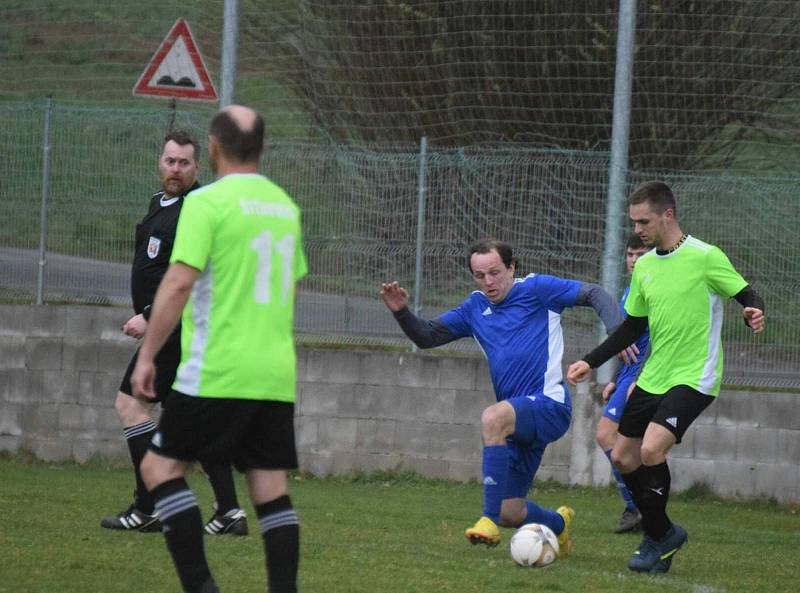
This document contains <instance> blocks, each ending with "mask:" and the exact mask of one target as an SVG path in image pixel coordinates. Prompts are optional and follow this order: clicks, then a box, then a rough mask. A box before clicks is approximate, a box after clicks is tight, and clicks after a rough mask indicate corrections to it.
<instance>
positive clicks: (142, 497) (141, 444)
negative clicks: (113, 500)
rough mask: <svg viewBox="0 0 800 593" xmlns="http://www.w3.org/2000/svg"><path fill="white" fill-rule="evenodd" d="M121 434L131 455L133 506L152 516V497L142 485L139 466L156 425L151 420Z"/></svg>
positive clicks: (123, 430) (124, 429)
mask: <svg viewBox="0 0 800 593" xmlns="http://www.w3.org/2000/svg"><path fill="white" fill-rule="evenodd" d="M122 432H123V433H124V434H125V441H126V442H127V443H128V451H129V452H130V454H131V462H132V463H133V473H134V475H135V476H136V494H135V495H134V499H135V500H134V504H135V505H136V508H137V509H139V510H140V511H142V512H143V513H147V514H148V515H152V514H153V497H152V496H150V493H149V492H148V491H147V488H146V487H145V485H144V481H143V480H142V473H141V472H140V471H139V466H140V465H141V464H142V458H143V457H144V454H145V453H147V447H148V446H149V445H150V441H151V440H153V435H154V434H155V433H156V423H155V422H153V421H152V420H147V421H146V422H142V423H140V424H136V425H134V426H128V427H126V428H123V429H122Z"/></svg>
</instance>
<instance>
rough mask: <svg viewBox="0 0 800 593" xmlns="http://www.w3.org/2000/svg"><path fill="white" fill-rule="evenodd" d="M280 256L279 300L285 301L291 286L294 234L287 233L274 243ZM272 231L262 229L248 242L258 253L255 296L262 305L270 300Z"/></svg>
mask: <svg viewBox="0 0 800 593" xmlns="http://www.w3.org/2000/svg"><path fill="white" fill-rule="evenodd" d="M274 245H275V248H276V249H277V251H278V255H280V256H281V263H282V268H281V302H282V303H284V304H285V303H287V302H288V300H289V291H290V290H291V288H292V272H293V271H294V265H293V264H294V235H292V234H291V233H289V234H288V235H285V236H284V237H283V238H282V239H281V240H280V241H278V242H277V243H274ZM272 246H273V241H272V231H264V232H263V233H261V234H260V235H259V236H258V237H256V238H255V239H253V241H252V242H251V243H250V247H252V248H253V249H254V250H255V252H256V254H257V255H258V270H257V271H256V286H255V289H256V290H255V292H256V294H255V298H256V302H257V303H259V304H262V305H266V304H269V302H270V301H271V300H272V290H271V289H272Z"/></svg>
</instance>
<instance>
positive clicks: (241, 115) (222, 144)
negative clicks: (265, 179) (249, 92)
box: [208, 105, 264, 163]
mask: <svg viewBox="0 0 800 593" xmlns="http://www.w3.org/2000/svg"><path fill="white" fill-rule="evenodd" d="M208 133H209V135H210V136H212V137H214V138H216V140H217V143H218V146H219V150H220V152H221V153H222V155H223V156H224V157H225V158H226V159H228V160H230V161H233V162H236V163H257V162H258V159H259V157H260V156H261V151H262V150H263V149H264V120H263V119H261V116H260V115H259V114H258V113H256V111H254V110H253V109H250V108H249V107H244V106H242V105H230V106H228V107H225V108H224V109H222V110H220V111H218V112H217V114H216V115H215V116H214V118H213V119H212V120H211V127H210V129H209V132H208Z"/></svg>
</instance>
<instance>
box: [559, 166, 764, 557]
mask: <svg viewBox="0 0 800 593" xmlns="http://www.w3.org/2000/svg"><path fill="white" fill-rule="evenodd" d="M629 213H630V217H631V219H632V220H633V222H634V226H635V231H636V234H638V235H639V237H640V238H641V239H642V242H643V243H644V244H645V245H647V246H652V247H655V249H653V250H652V251H650V252H648V253H647V254H645V255H643V256H642V257H641V258H640V259H639V260H638V261H637V263H636V267H635V268H634V270H633V277H632V279H631V289H630V293H629V294H628V298H627V300H626V302H625V310H626V312H627V313H628V317H627V318H626V319H625V321H624V322H623V324H622V325H621V326H620V327H619V328H618V329H617V330H616V331H615V332H614V333H613V334H611V335H610V336H609V337H608V339H607V340H606V341H605V342H603V343H602V344H600V345H599V346H598V347H597V348H595V349H594V350H593V351H592V352H590V353H589V354H587V355H586V356H584V357H583V360H579V361H577V362H575V363H573V364H572V365H571V366H570V367H569V369H568V371H567V379H568V380H569V381H570V382H571V383H573V384H574V383H576V382H580V381H583V380H585V379H586V378H587V377H588V375H589V372H590V370H591V369H592V368H596V367H598V366H599V365H601V364H602V363H603V362H605V361H606V360H608V359H609V358H611V356H613V355H614V354H615V353H616V352H618V351H621V350H623V349H624V348H625V347H626V346H628V345H630V344H631V343H632V342H633V341H634V340H635V339H636V338H637V337H639V336H640V335H641V334H642V333H643V332H644V331H645V328H647V326H648V324H649V328H650V348H651V350H650V356H649V357H648V359H647V360H646V361H645V363H644V367H643V369H642V371H641V374H640V375H639V377H638V378H637V383H636V387H635V389H634V390H633V392H632V393H631V395H630V398H629V400H628V403H627V405H626V406H625V411H624V412H623V414H622V418H621V419H620V423H619V434H618V437H617V440H616V442H615V444H614V449H613V451H612V454H611V457H612V460H613V462H614V464H615V465H616V466H617V468H618V469H619V470H620V472H621V473H622V474H623V478H624V480H625V484H626V485H627V486H628V489H629V490H630V491H631V494H632V495H633V498H634V501H635V502H636V506H637V507H638V508H639V510H640V512H641V513H642V527H643V529H644V532H645V536H644V539H643V540H642V543H641V544H640V545H639V548H638V549H637V550H636V552H635V553H634V554H633V556H632V557H631V559H630V560H629V562H628V568H630V569H631V570H634V571H637V572H667V571H668V570H669V568H670V566H671V564H672V559H673V556H674V554H675V552H677V551H678V549H680V547H681V546H682V545H683V544H684V543H685V542H686V541H687V539H688V536H687V534H686V531H685V530H684V529H683V528H682V527H681V526H680V525H677V524H673V523H672V522H671V521H670V519H669V517H668V516H667V512H666V507H667V500H668V497H669V490H670V472H669V467H668V466H667V461H666V459H667V453H668V452H669V450H670V449H671V448H672V446H673V445H675V444H676V443H679V442H680V441H681V438H682V437H683V435H684V433H685V432H686V430H687V429H688V428H689V425H690V424H691V423H692V422H693V421H694V420H695V419H696V418H697V416H698V415H699V414H700V413H701V412H702V411H703V410H704V409H705V408H706V407H708V406H709V405H710V404H711V403H712V402H713V401H714V398H715V397H716V396H717V394H718V393H719V389H720V382H721V380H722V344H721V339H720V335H721V331H722V311H723V306H724V301H725V300H726V299H728V298H731V297H732V298H735V299H736V300H737V301H738V302H739V303H740V304H741V305H742V306H743V307H744V308H743V311H742V313H743V316H744V321H745V323H746V324H747V325H748V326H749V327H750V328H751V329H752V330H753V331H754V332H756V333H760V332H762V331H763V330H764V303H763V300H762V299H761V297H760V296H759V295H758V294H756V292H755V291H754V290H753V289H752V288H750V286H748V284H747V282H746V281H745V280H744V279H743V278H742V276H741V275H740V274H739V273H738V272H737V271H736V270H735V269H734V268H733V266H732V265H731V263H730V261H728V258H727V257H726V256H725V254H724V253H723V252H722V251H721V250H720V249H719V248H718V247H715V246H713V245H709V244H708V243H704V242H703V241H700V240H699V239H696V238H694V237H692V236H690V235H686V234H684V233H683V231H682V230H681V228H680V225H679V224H678V220H677V218H676V203H675V197H674V195H673V194H672V191H671V190H670V188H669V186H667V184H665V183H663V182H660V181H652V182H647V183H644V184H642V185H640V186H639V187H638V188H637V189H636V190H634V192H633V193H632V194H631V196H630V210H629Z"/></svg>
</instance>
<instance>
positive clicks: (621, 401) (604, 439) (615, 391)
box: [596, 235, 650, 533]
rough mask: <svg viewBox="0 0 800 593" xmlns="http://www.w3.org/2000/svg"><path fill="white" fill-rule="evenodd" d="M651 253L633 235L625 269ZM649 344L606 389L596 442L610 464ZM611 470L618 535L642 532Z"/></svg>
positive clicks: (641, 344)
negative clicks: (620, 506)
mask: <svg viewBox="0 0 800 593" xmlns="http://www.w3.org/2000/svg"><path fill="white" fill-rule="evenodd" d="M648 251H649V249H648V248H647V247H645V245H644V243H642V240H641V239H640V238H639V236H638V235H631V236H630V237H629V238H628V241H627V243H626V245H625V266H626V267H627V269H628V274H632V273H633V266H634V265H635V264H636V260H637V259H639V258H640V257H641V256H643V255H644V254H645V253H647V252H648ZM628 292H630V286H628V287H626V288H625V291H624V292H623V294H622V299H621V301H620V309H621V311H622V316H623V318H624V317H625V316H626V313H625V299H627V298H628ZM649 342H650V334H649V332H647V331H645V333H643V334H642V335H641V336H639V338H638V339H637V340H636V342H635V343H634V345H633V346H632V349H633V351H634V353H635V355H636V360H631V361H630V364H626V363H624V362H623V365H622V367H621V368H620V369H619V372H618V373H617V377H616V379H615V380H614V381H612V382H611V383H609V384H608V385H606V387H605V389H603V401H605V402H607V403H606V406H605V408H603V415H602V417H601V418H600V422H598V423H597V436H596V440H597V444H598V445H600V447H602V449H603V452H604V453H605V454H606V457H607V458H608V461H609V463H611V450H612V449H613V448H614V442H615V441H616V440H617V431H618V429H619V419H620V418H621V417H622V411H623V410H624V409H625V402H626V401H627V400H628V392H629V391H630V390H631V389H632V388H633V384H634V383H635V382H636V376H637V375H638V374H639V370H640V369H641V368H642V365H643V364H644V359H645V356H646V355H647V348H648V345H649ZM611 471H612V472H613V474H614V479H615V480H616V482H617V488H619V493H620V495H621V496H622V499H623V500H624V501H625V510H624V511H622V517H620V520H619V525H618V526H617V528H616V529H615V530H614V531H615V532H616V533H627V532H629V531H638V530H639V529H640V528H641V524H642V515H641V513H640V512H639V509H637V508H636V503H635V502H633V496H631V493H630V491H629V490H628V487H627V486H626V485H625V480H623V479H622V474H620V473H619V470H618V469H617V468H616V467H614V464H613V463H611Z"/></svg>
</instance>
